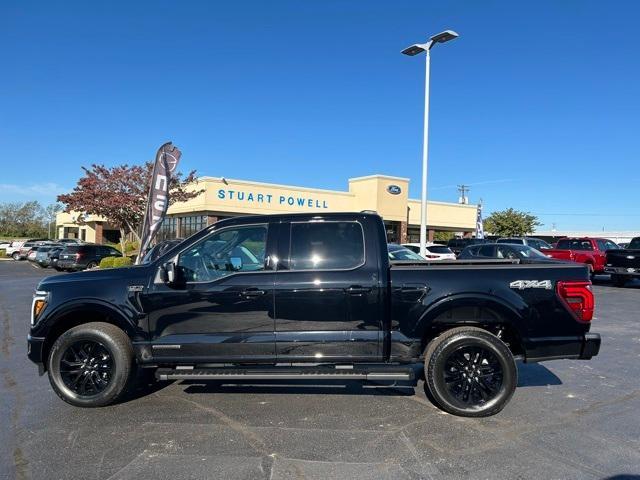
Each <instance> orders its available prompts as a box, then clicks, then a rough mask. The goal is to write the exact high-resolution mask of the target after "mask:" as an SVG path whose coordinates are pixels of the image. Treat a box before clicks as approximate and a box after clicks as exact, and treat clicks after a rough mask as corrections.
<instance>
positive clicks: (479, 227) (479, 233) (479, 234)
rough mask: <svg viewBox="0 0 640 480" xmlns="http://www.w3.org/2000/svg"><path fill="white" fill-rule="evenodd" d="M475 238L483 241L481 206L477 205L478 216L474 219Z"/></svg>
mask: <svg viewBox="0 0 640 480" xmlns="http://www.w3.org/2000/svg"><path fill="white" fill-rule="evenodd" d="M476 238H480V239H484V225H483V224H482V204H480V205H478V216H477V217H476Z"/></svg>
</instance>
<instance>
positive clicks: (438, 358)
mask: <svg viewBox="0 0 640 480" xmlns="http://www.w3.org/2000/svg"><path fill="white" fill-rule="evenodd" d="M517 383H518V370H517V367H516V363H515V360H514V358H513V355H512V354H511V351H510V350H509V348H508V347H507V346H506V345H505V344H504V342H502V340H500V339H499V338H498V337H496V336H495V335H492V334H491V333H489V332H487V331H486V330H482V329H480V328H475V327H461V328H454V329H451V330H448V331H446V332H444V333H443V334H442V335H440V336H439V337H436V338H435V339H433V340H432V341H431V342H430V343H429V345H428V346H427V349H426V352H425V390H426V393H427V396H428V397H429V398H430V399H431V400H432V401H433V402H434V403H435V404H436V405H437V406H438V407H440V408H441V409H442V410H444V411H446V412H449V413H451V414H453V415H459V416H463V417H487V416H489V415H494V414H496V413H498V412H499V411H500V410H502V409H503V408H504V407H505V405H506V404H507V403H508V402H509V400H510V399H511V396H512V395H513V392H514V391H515V388H516V385H517Z"/></svg>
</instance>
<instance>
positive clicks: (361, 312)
mask: <svg viewBox="0 0 640 480" xmlns="http://www.w3.org/2000/svg"><path fill="white" fill-rule="evenodd" d="M31 310H32V311H31V329H30V332H29V336H28V356H29V358H30V359H31V360H32V361H33V362H35V363H36V364H37V365H38V366H39V370H40V372H41V373H44V372H48V375H49V380H50V383H51V385H52V387H53V389H54V391H55V392H56V393H57V394H58V395H59V396H60V397H61V398H62V399H63V400H64V401H66V402H68V403H70V404H72V405H75V406H80V407H99V406H104V405H109V404H111V403H113V402H116V401H117V400H118V399H120V398H122V397H123V395H125V394H126V392H127V390H128V388H129V387H130V386H131V383H132V381H133V380H134V379H135V377H136V375H135V372H136V370H137V369H138V368H145V369H149V370H151V371H153V372H155V377H156V378H157V379H158V380H193V381H206V380H218V381H232V382H234V381H240V382H242V381H251V380H255V379H262V380H264V379H273V380H277V381H281V380H289V379H313V380H314V381H322V380H325V379H326V380H333V381H335V380H336V379H339V380H340V379H344V380H354V379H361V380H375V381H397V380H404V381H413V382H416V381H417V377H422V376H423V375H424V379H425V382H424V384H425V390H426V392H427V395H428V396H429V398H430V399H431V400H432V401H433V402H434V403H435V404H436V405H437V406H438V407H440V408H441V409H443V410H445V411H447V412H449V413H452V414H455V415H462V416H471V417H480V416H487V415H492V414H495V413H497V412H499V411H500V410H501V409H502V408H503V407H504V406H505V405H506V404H507V402H508V401H509V400H510V398H511V396H512V394H513V392H514V390H515V387H516V385H517V383H518V382H517V368H516V363H515V360H516V359H521V360H523V361H525V362H537V361H543V360H552V359H559V358H569V359H590V358H591V357H593V356H594V355H597V354H598V351H599V348H600V336H599V335H598V334H596V333H590V326H591V323H590V322H591V319H592V316H593V310H594V297H593V294H592V292H591V282H590V281H589V276H588V272H587V269H586V268H584V266H582V265H577V264H572V263H549V262H547V263H540V264H536V263H530V264H526V265H522V264H520V263H519V260H471V261H454V262H443V261H440V262H434V263H430V262H425V261H420V262H414V261H411V260H409V261H398V262H390V260H389V256H388V247H387V240H386V233H385V227H384V223H383V221H382V218H381V217H379V216H378V215H376V214H372V213H329V214H315V213H314V214H298V215H293V214H287V215H273V216H257V215H256V216H245V217H236V218H229V219H225V220H221V221H219V222H217V223H215V224H214V225H211V226H209V227H207V228H205V229H203V230H201V231H200V232H198V233H197V234H195V235H193V236H192V237H190V238H188V239H186V240H184V241H183V242H181V243H179V244H177V245H175V246H172V247H171V248H169V249H167V250H165V251H163V252H162V253H161V254H160V256H159V257H158V258H156V259H153V260H150V261H149V262H148V263H144V264H141V265H137V266H134V267H128V268H113V269H106V270H92V271H86V272H78V273H71V274H68V275H63V276H56V277H49V278H46V279H44V280H42V281H41V282H40V284H39V285H38V287H37V290H36V292H35V295H34V298H33V303H32V309H31ZM416 364H418V365H420V366H421V368H420V369H419V370H418V372H419V373H418V375H417V377H416V368H415V366H416ZM422 372H424V373H422Z"/></svg>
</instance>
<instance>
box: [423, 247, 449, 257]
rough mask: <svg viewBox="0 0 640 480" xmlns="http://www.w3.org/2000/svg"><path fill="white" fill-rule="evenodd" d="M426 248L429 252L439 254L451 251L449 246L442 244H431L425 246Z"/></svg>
mask: <svg viewBox="0 0 640 480" xmlns="http://www.w3.org/2000/svg"><path fill="white" fill-rule="evenodd" d="M427 250H428V251H429V252H431V253H438V254H441V255H443V254H447V253H449V254H451V253H453V252H452V251H451V249H450V248H449V247H445V246H444V245H433V246H430V247H427Z"/></svg>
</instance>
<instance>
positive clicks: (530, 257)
mask: <svg viewBox="0 0 640 480" xmlns="http://www.w3.org/2000/svg"><path fill="white" fill-rule="evenodd" d="M480 258H499V259H507V260H520V263H547V262H552V263H556V262H557V260H553V259H551V258H549V257H547V256H546V255H544V254H543V253H541V252H540V251H539V250H536V249H535V248H531V247H528V246H526V245H517V244H515V243H500V244H499V243H487V244H485V245H471V246H470V247H467V248H465V249H464V250H463V251H462V252H461V253H460V255H458V259H460V260H468V259H471V260H472V259H480Z"/></svg>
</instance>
